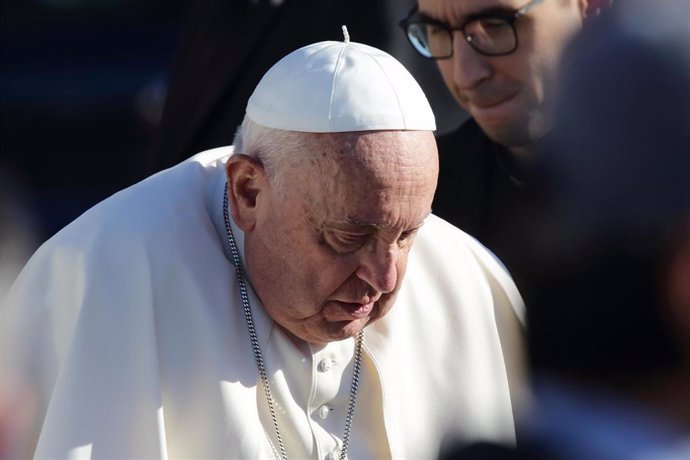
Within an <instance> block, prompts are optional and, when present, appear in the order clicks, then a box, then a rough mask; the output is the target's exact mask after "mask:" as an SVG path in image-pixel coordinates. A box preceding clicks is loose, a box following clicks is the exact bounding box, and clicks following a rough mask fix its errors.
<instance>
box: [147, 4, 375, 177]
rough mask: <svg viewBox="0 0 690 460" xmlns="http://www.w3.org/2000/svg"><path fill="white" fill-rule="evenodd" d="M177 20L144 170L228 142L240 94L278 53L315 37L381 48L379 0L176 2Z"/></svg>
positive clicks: (240, 110) (242, 102)
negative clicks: (178, 7)
mask: <svg viewBox="0 0 690 460" xmlns="http://www.w3.org/2000/svg"><path fill="white" fill-rule="evenodd" d="M184 6H185V12H184V15H183V16H184V18H185V22H184V24H183V26H182V28H181V31H180V37H179V44H178V50H177V56H176V58H175V63H174V66H173V70H172V74H171V78H170V86H169V90H168V95H167V99H166V103H165V109H164V112H163V119H162V121H161V127H160V132H159V133H158V139H157V141H156V144H157V145H156V146H155V149H154V151H153V152H152V155H151V156H150V157H149V158H147V163H148V167H149V169H150V171H151V173H155V172H157V171H159V170H161V169H164V168H168V167H170V166H173V165H175V164H177V163H179V162H180V161H182V160H185V159H186V158H188V157H189V156H191V155H193V154H195V153H197V152H200V151H202V150H206V149H210V148H214V147H221V146H224V145H230V144H232V141H233V136H234V135H235V131H236V130H237V127H238V126H239V124H240V123H242V119H243V118H244V112H245V108H246V107H247V100H248V99H249V96H250V95H251V94H252V92H253V91H254V88H255V87H256V85H257V84H258V83H259V80H261V77H262V76H263V75H264V74H265V73H266V71H268V69H269V68H270V67H271V66H272V65H273V64H274V63H276V62H277V61H278V60H279V59H280V58H282V57H284V56H285V55H287V54H288V53H291V52H292V51H294V50H296V49H297V48H300V47H302V46H305V45H308V44H310V43H314V42H315V41H322V40H334V41H340V40H342V39H343V34H342V31H341V26H342V25H343V24H345V25H347V26H348V29H349V33H350V36H351V37H352V41H356V42H360V43H366V44H368V45H371V46H375V47H377V48H381V49H386V47H387V35H388V33H387V30H386V27H387V24H388V16H387V13H386V5H385V2H383V1H381V0H377V1H367V2H362V1H356V0H347V1H344V0H321V1H318V2H311V1H291V0H286V1H283V2H273V1H268V0H261V1H253V0H252V1H250V0H245V1H233V2H228V1H225V0H222V1H220V0H214V1H203V2H202V1H197V2H187V3H185V4H184Z"/></svg>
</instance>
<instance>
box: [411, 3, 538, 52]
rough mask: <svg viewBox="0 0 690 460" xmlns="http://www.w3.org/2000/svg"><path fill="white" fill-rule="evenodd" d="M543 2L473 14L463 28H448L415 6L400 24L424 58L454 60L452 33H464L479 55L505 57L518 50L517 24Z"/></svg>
mask: <svg viewBox="0 0 690 460" xmlns="http://www.w3.org/2000/svg"><path fill="white" fill-rule="evenodd" d="M543 1H544V0H531V1H530V2H529V3H527V4H526V5H525V6H523V7H522V8H519V9H517V10H513V11H510V10H506V9H505V8H497V9H490V10H488V11H483V12H481V13H479V14H474V15H470V16H469V17H468V18H467V20H466V21H465V23H464V24H462V25H461V26H460V27H449V26H448V25H447V24H444V23H442V22H440V21H436V20H433V19H429V18H425V17H423V16H420V15H419V12H418V8H417V7H416V6H415V7H414V8H413V9H412V11H410V14H409V15H408V16H407V17H406V18H405V19H403V20H402V21H400V27H402V29H403V31H405V35H406V36H407V39H408V40H409V41H410V43H411V44H412V46H413V47H414V49H415V50H417V52H419V54H421V55H422V56H424V57H425V58H429V59H447V58H449V57H451V56H452V55H453V35H454V33H453V32H454V31H456V30H459V31H461V32H462V34H463V36H464V37H465V40H466V41H467V43H468V44H469V45H470V46H471V47H472V48H473V49H474V50H475V51H476V52H478V53H479V54H483V55H485V56H504V55H506V54H510V53H512V52H514V51H515V50H516V49H517V47H518V36H517V32H516V31H515V21H517V19H518V18H519V17H520V16H523V15H524V14H526V13H527V12H528V11H529V10H531V9H532V8H534V7H535V6H537V5H538V4H540V3H541V2H543Z"/></svg>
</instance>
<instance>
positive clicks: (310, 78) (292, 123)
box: [247, 35, 436, 133]
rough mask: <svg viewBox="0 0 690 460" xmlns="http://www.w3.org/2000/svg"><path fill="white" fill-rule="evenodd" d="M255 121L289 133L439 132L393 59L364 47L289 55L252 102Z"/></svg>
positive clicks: (320, 46)
mask: <svg viewBox="0 0 690 460" xmlns="http://www.w3.org/2000/svg"><path fill="white" fill-rule="evenodd" d="M247 115H248V116H249V118H251V119H252V121H254V122H255V123H258V124H260V125H263V126H266V127H269V128H274V129H284V130H288V131H301V132H313V133H335V132H346V131H372V130H420V131H434V130H435V129H436V121H435V119H434V114H433V112H432V110H431V106H430V105H429V102H428V101H427V99H426V96H425V95H424V92H423V91H422V89H421V88H420V87H419V84H418V83H417V81H416V80H415V79H414V77H412V75H410V73H409V72H408V71H407V69H405V67H403V65H402V64H400V62H398V61H397V60H396V59H395V58H394V57H393V56H391V55H389V54H388V53H385V52H383V51H381V50H379V49H377V48H374V47H371V46H368V45H364V44H361V43H354V42H350V41H349V38H348V36H347V35H346V36H345V41H343V42H335V41H325V42H319V43H314V44H311V45H308V46H305V47H303V48H300V49H298V50H296V51H293V52H292V53H290V54H288V55H287V56H285V57H284V58H283V59H281V60H280V61H278V62H277V63H276V64H275V65H273V67H271V68H270V69H269V70H268V72H266V74H265V75H264V76H263V78H262V79H261V81H260V82H259V84H258V85H257V87H256V89H255V90H254V93H253V94H252V95H251V97H250V98H249V102H248V104H247Z"/></svg>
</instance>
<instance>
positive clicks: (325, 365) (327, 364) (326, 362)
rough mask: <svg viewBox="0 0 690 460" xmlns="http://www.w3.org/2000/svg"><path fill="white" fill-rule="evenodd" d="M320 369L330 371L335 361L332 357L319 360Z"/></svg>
mask: <svg viewBox="0 0 690 460" xmlns="http://www.w3.org/2000/svg"><path fill="white" fill-rule="evenodd" d="M318 367H319V371H320V372H328V371H329V370H330V369H331V367H333V361H332V360H331V359H330V358H324V359H322V360H321V362H319V366H318Z"/></svg>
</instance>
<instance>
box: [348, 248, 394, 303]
mask: <svg viewBox="0 0 690 460" xmlns="http://www.w3.org/2000/svg"><path fill="white" fill-rule="evenodd" d="M377 246H378V247H372V248H370V249H369V250H368V251H367V252H366V253H365V254H363V256H362V260H361V262H360V264H359V267H358V268H357V271H356V272H355V274H356V275H357V277H358V278H359V279H361V280H363V281H365V282H366V283H367V284H369V285H370V286H371V287H373V288H374V289H375V290H376V291H377V292H381V293H384V294H385V293H388V292H392V291H393V290H394V289H395V286H396V285H397V283H398V262H399V260H400V257H402V253H401V251H400V248H398V247H397V245H386V244H379V245H377Z"/></svg>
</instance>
